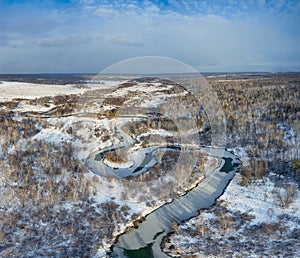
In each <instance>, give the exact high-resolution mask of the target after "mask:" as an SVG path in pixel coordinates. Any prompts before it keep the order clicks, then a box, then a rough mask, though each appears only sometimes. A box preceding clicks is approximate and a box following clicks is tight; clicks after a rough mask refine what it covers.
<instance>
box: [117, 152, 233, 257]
mask: <svg viewBox="0 0 300 258" xmlns="http://www.w3.org/2000/svg"><path fill="white" fill-rule="evenodd" d="M203 149H204V150H206V151H208V152H209V153H210V155H212V156H217V157H221V158H223V162H222V164H221V166H220V167H219V168H218V169H217V171H214V172H213V173H209V174H207V175H206V178H205V179H204V180H202V181H201V183H200V184H198V186H197V187H195V188H194V189H192V190H191V191H189V192H188V193H187V194H186V195H183V196H180V197H178V198H177V199H175V200H174V201H172V202H171V203H168V204H165V205H163V206H161V207H160V208H158V209H156V210H155V211H153V212H152V213H150V214H149V215H148V216H146V219H145V220H144V221H143V222H141V223H140V224H139V226H138V227H137V228H133V229H132V230H130V231H127V232H126V233H125V234H123V235H121V236H119V238H118V240H117V242H116V244H115V245H114V246H113V250H112V254H111V257H128V258H133V257H134V258H143V257H145V258H146V257H147V258H151V257H154V258H164V257H168V256H167V255H166V254H165V253H163V252H162V250H161V248H160V245H161V242H162V239H163V237H164V236H166V235H167V234H168V233H169V232H171V230H172V224H173V222H182V221H184V220H187V219H190V218H192V217H195V216H197V215H198V214H199V210H200V209H203V208H209V207H211V206H212V205H213V204H214V202H215V200H216V199H217V198H218V197H219V196H220V195H222V193H223V192H224V190H225V188H226V186H227V185H228V183H229V182H230V180H231V179H232V177H233V176H234V174H235V172H236V169H237V166H235V165H234V164H237V163H239V161H238V159H237V157H236V156H235V155H233V154H232V153H230V152H228V151H226V150H224V149H218V148H203ZM221 171H222V172H221Z"/></svg>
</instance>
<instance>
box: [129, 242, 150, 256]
mask: <svg viewBox="0 0 300 258" xmlns="http://www.w3.org/2000/svg"><path fill="white" fill-rule="evenodd" d="M152 246H153V243H150V244H148V245H147V246H145V247H142V248H140V249H137V250H127V249H123V250H124V251H123V252H124V255H125V257H128V258H154V256H153V252H152Z"/></svg>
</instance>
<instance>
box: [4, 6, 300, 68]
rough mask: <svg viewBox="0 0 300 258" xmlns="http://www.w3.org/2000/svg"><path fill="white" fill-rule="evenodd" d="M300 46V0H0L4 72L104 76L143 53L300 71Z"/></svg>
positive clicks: (213, 64)
mask: <svg viewBox="0 0 300 258" xmlns="http://www.w3.org/2000/svg"><path fill="white" fill-rule="evenodd" d="M299 46H300V0H277V1H275V0H240V1H235V0H228V1H221V0H216V1H213V0H203V1H200V0H199V1H191V0H182V1H179V0H165V1H159V0H147V1H139V0H124V1H116V0H100V1H97V0H78V1H75V0H65V1H63V0H61V1H59V0H40V1H38V0H31V1H29V0H28V1H27V0H0V73H98V72H101V70H103V69H105V68H106V67H108V66H110V65H113V64H114V63H116V62H119V61H121V60H124V59H128V58H134V57H140V56H162V57H168V58H174V59H176V60H179V61H180V62H184V63H186V64H188V65H190V66H192V67H193V68H195V69H196V70H198V71H199V72H248V71H249V72H277V71H283V72H284V71H300V47H299Z"/></svg>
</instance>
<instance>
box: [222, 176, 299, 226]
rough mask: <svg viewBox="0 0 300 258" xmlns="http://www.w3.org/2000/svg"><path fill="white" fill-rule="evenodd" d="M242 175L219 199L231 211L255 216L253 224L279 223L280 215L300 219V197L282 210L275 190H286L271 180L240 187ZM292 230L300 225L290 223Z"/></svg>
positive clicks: (266, 179) (233, 180)
mask: <svg viewBox="0 0 300 258" xmlns="http://www.w3.org/2000/svg"><path fill="white" fill-rule="evenodd" d="M240 181H241V175H240V174H239V173H238V174H236V175H235V176H234V178H233V179H232V181H231V182H230V184H229V186H228V187H227V189H226V191H225V193H224V194H223V195H222V196H221V197H220V198H219V199H220V200H224V201H226V203H227V206H226V207H227V208H228V209H229V210H231V211H239V212H241V213H248V214H249V215H253V216H255V218H254V219H253V220H252V222H251V224H259V223H264V222H268V223H270V222H274V223H276V222H278V221H279V218H278V216H279V215H282V214H289V215H293V216H296V217H298V218H300V210H299V207H300V196H299V193H298V194H297V195H296V198H295V200H294V201H293V202H292V203H291V204H290V205H289V206H288V207H287V208H285V209H283V208H281V207H280V205H279V203H278V201H276V199H275V198H274V194H273V193H272V192H273V190H275V189H277V190H279V191H280V192H282V191H284V190H285V189H284V188H282V187H276V186H275V185H274V183H273V182H271V181H270V179H269V178H264V179H261V180H257V181H256V182H255V183H253V184H250V185H248V186H247V187H244V186H241V185H240ZM289 226H290V228H291V229H293V228H296V227H299V226H300V225H297V224H294V223H293V222H290V225H289Z"/></svg>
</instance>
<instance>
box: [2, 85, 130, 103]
mask: <svg viewBox="0 0 300 258" xmlns="http://www.w3.org/2000/svg"><path fill="white" fill-rule="evenodd" d="M122 82H124V81H101V83H98V84H84V85H80V86H78V85H74V84H68V85H53V84H37V83H26V82H7V81H1V82H0V92H1V95H0V101H8V100H12V99H15V98H24V99H35V98H40V97H44V96H58V95H69V94H82V93H84V92H86V91H89V90H95V89H101V88H107V87H113V86H116V85H118V84H120V83H122Z"/></svg>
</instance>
